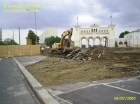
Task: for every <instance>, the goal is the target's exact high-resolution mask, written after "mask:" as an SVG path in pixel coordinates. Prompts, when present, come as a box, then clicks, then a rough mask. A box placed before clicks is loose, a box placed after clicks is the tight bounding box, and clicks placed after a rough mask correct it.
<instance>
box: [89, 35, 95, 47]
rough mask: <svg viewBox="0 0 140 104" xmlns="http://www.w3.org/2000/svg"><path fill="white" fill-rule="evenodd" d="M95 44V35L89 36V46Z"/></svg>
mask: <svg viewBox="0 0 140 104" xmlns="http://www.w3.org/2000/svg"><path fill="white" fill-rule="evenodd" d="M93 45H94V39H93V37H89V38H88V47H93Z"/></svg>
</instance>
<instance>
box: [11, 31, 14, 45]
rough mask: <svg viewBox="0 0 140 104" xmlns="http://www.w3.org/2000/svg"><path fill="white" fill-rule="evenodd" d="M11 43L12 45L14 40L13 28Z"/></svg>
mask: <svg viewBox="0 0 140 104" xmlns="http://www.w3.org/2000/svg"><path fill="white" fill-rule="evenodd" d="M11 42H12V45H13V42H14V30H13V37H12V41H11Z"/></svg>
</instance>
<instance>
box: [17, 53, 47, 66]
mask: <svg viewBox="0 0 140 104" xmlns="http://www.w3.org/2000/svg"><path fill="white" fill-rule="evenodd" d="M45 58H46V56H41V55H38V56H21V57H16V59H17V60H18V61H19V62H20V63H21V64H22V65H24V66H28V65H31V64H33V63H36V62H38V61H41V60H43V59H45Z"/></svg>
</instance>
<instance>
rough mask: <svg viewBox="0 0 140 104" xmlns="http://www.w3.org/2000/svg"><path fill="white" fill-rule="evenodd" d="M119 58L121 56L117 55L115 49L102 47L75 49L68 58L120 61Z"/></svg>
mask: <svg viewBox="0 0 140 104" xmlns="http://www.w3.org/2000/svg"><path fill="white" fill-rule="evenodd" d="M119 57H120V55H119V54H117V53H115V52H114V51H113V49H111V48H108V47H103V46H101V45H99V46H94V47H91V48H85V49H82V48H79V49H75V50H73V51H72V52H70V53H69V54H68V55H67V56H66V58H68V59H76V60H92V59H119Z"/></svg>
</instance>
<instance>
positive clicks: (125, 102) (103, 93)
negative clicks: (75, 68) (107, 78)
mask: <svg viewBox="0 0 140 104" xmlns="http://www.w3.org/2000/svg"><path fill="white" fill-rule="evenodd" d="M58 96H59V97H61V98H63V99H65V100H68V101H71V102H72V104H140V77H136V78H130V79H129V78H128V79H125V80H117V81H114V82H103V83H98V82H96V84H91V85H88V86H84V87H82V88H79V89H76V90H71V91H68V92H63V94H60V95H58Z"/></svg>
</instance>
